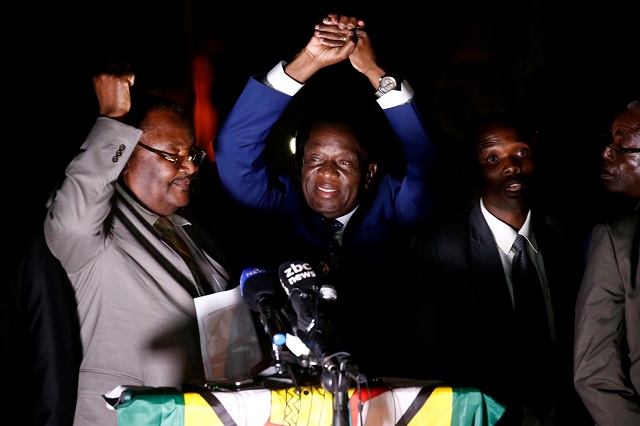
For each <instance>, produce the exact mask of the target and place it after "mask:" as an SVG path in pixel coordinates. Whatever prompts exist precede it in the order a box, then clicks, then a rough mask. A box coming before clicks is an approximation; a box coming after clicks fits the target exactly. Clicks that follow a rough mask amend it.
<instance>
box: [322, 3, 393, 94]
mask: <svg viewBox="0 0 640 426" xmlns="http://www.w3.org/2000/svg"><path fill="white" fill-rule="evenodd" d="M314 38H317V39H319V42H320V44H321V45H322V46H324V47H325V48H326V49H327V52H331V53H332V54H334V55H335V58H336V59H337V60H336V61H335V62H339V61H341V60H344V59H346V58H347V57H348V58H349V61H350V62H351V65H352V66H353V67H354V68H355V69H356V70H357V71H358V72H361V73H362V74H364V75H366V76H367V77H368V78H369V79H370V80H371V81H372V84H374V86H375V85H377V83H378V79H379V77H380V76H381V75H382V74H384V72H383V71H382V70H381V68H380V67H379V66H378V65H377V58H376V55H375V52H374V50H373V46H372V44H371V39H370V38H369V35H368V34H367V32H366V30H365V23H364V21H363V20H361V19H356V18H355V17H349V16H344V15H338V14H335V13H330V14H329V15H327V16H326V17H325V18H324V19H323V20H322V23H321V24H318V25H316V27H315V32H314ZM345 55H347V56H345ZM376 87H377V86H376Z"/></svg>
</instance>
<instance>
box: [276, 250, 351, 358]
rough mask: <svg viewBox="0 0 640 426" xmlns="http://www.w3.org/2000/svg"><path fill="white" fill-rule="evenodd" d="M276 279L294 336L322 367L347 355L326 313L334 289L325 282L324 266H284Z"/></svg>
mask: <svg viewBox="0 0 640 426" xmlns="http://www.w3.org/2000/svg"><path fill="white" fill-rule="evenodd" d="M279 276H280V283H281V284H282V287H283V288H284V290H285V292H286V293H287V294H288V295H289V301H290V305H291V307H292V308H293V311H294V315H288V316H287V317H288V319H289V322H290V323H291V327H292V328H293V330H294V332H295V334H296V335H297V336H298V337H300V339H301V340H302V341H303V343H304V344H305V345H306V346H307V347H308V348H309V350H310V351H311V352H312V353H313V354H314V355H315V356H316V357H317V358H318V359H319V360H320V361H321V362H323V363H324V361H325V359H327V358H329V357H331V356H333V355H335V354H337V353H346V352H344V351H343V350H342V348H341V344H340V339H339V338H338V336H337V334H336V333H335V332H334V330H333V326H332V325H331V321H330V319H329V313H328V312H327V310H328V306H327V305H328V304H330V303H331V302H333V301H335V300H336V298H337V293H336V290H335V288H334V287H333V286H331V285H330V284H327V283H326V282H325V280H326V279H327V277H328V276H329V267H328V266H327V264H326V263H324V262H316V263H312V262H304V261H290V262H285V263H283V264H281V265H280V268H279Z"/></svg>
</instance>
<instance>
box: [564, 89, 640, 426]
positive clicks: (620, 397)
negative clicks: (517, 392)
mask: <svg viewBox="0 0 640 426" xmlns="http://www.w3.org/2000/svg"><path fill="white" fill-rule="evenodd" d="M611 130H612V131H611V135H612V137H613V138H612V140H611V141H610V142H609V144H608V145H607V146H606V147H605V148H604V151H603V152H602V157H603V158H604V164H603V166H602V172H601V177H602V179H603V181H604V184H605V186H606V188H607V189H608V190H609V191H611V192H615V193H620V194H623V195H625V196H627V197H629V199H630V200H635V201H636V202H640V101H634V102H631V103H629V104H628V105H626V107H625V108H624V109H623V110H622V111H621V112H620V113H619V114H618V115H617V116H616V117H615V119H614V121H613V124H612V128H611ZM638 286H640V211H638V210H637V209H636V211H635V212H633V213H627V214H626V215H625V216H621V217H617V218H615V219H611V220H609V221H607V222H605V223H599V224H597V225H596V226H595V227H594V228H593V232H592V234H591V241H590V245H589V254H588V258H587V266H586V268H585V272H584V276H583V279H582V285H581V286H580V292H579V293H578V300H577V302H576V317H575V330H576V339H575V348H574V357H575V359H574V369H575V370H574V381H575V387H576V390H577V391H578V393H579V394H580V397H581V398H582V401H583V402H584V404H585V406H586V407H587V409H588V410H589V413H591V416H592V417H593V419H594V420H595V421H596V424H598V425H611V426H613V425H615V426H632V425H638V424H640V293H639V292H638Z"/></svg>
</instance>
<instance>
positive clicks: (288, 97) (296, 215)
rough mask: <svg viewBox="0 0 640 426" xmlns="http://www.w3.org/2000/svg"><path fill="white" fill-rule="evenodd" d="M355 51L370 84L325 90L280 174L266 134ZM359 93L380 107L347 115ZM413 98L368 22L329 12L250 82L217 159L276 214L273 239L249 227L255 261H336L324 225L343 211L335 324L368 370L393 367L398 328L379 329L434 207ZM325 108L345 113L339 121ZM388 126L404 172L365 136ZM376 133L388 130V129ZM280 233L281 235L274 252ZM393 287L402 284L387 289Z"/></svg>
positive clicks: (236, 193)
mask: <svg viewBox="0 0 640 426" xmlns="http://www.w3.org/2000/svg"><path fill="white" fill-rule="evenodd" d="M347 59H348V60H349V61H350V63H351V65H352V67H353V69H355V70H357V71H358V72H359V73H361V74H357V76H358V77H357V78H362V75H364V76H365V77H366V80H364V79H363V80H361V81H360V82H365V84H366V86H367V89H366V91H363V93H362V94H360V93H359V92H358V91H357V90H356V89H354V88H355V87H359V86H358V84H357V83H354V84H353V86H349V87H350V88H349V91H347V92H345V91H344V90H343V89H341V88H342V87H343V86H341V85H339V84H338V83H339V82H338V83H336V84H333V85H328V87H327V86H324V87H323V92H322V93H318V94H317V95H318V96H319V99H320V100H323V102H322V106H323V107H324V108H325V109H326V110H325V111H318V110H314V111H313V113H316V112H317V113H318V115H317V116H313V113H311V114H308V115H307V117H305V119H304V120H303V124H302V125H301V126H300V128H299V130H298V133H297V135H296V141H297V144H298V149H297V151H296V155H297V156H298V160H299V161H300V162H299V163H298V167H299V169H298V170H296V172H294V173H281V174H276V173H275V172H274V170H275V168H274V167H273V163H271V164H270V163H269V161H268V160H269V158H268V150H267V139H268V138H267V136H268V135H269V134H270V132H272V131H275V130H274V128H276V129H277V130H279V129H278V128H277V126H276V123H279V121H278V120H280V119H281V117H282V116H283V114H284V113H285V110H286V109H287V108H288V107H289V106H290V105H291V104H292V101H294V98H296V96H294V95H296V94H297V93H298V91H299V90H300V89H302V88H303V86H306V84H307V82H309V81H310V80H311V79H312V77H313V76H315V75H316V73H317V72H318V71H320V70H323V69H325V68H326V67H329V66H331V65H334V64H338V63H343V61H345V60H347ZM332 70H333V69H332ZM348 70H350V71H353V70H352V69H351V68H348ZM336 71H338V70H336ZM324 75H327V76H329V77H331V76H334V75H332V74H324ZM335 75H338V76H341V75H347V74H346V73H345V74H339V73H336V74H335ZM333 93H335V95H334V94H333ZM374 95H375V96H374ZM357 97H362V98H365V99H366V100H369V99H370V100H369V103H370V104H371V105H373V106H374V107H375V108H376V109H375V111H374V112H373V113H371V114H369V113H368V112H367V113H366V114H367V115H366V116H365V117H355V114H349V113H348V110H349V109H351V113H353V110H358V111H357V112H361V111H360V110H359V106H360V105H364V104H365V103H366V102H364V101H362V102H360V103H358V102H357V100H356V99H352V98H357ZM413 97H414V92H413V89H412V88H411V86H409V84H408V83H407V82H406V81H404V80H401V79H400V78H397V77H396V78H392V77H391V75H389V74H388V72H387V70H386V69H383V68H382V67H381V66H380V65H379V64H378V62H377V60H376V55H375V54H374V50H373V47H372V44H371V40H370V39H369V36H368V34H367V32H366V31H365V29H364V22H362V21H359V20H357V19H356V18H353V17H347V16H339V15H335V14H330V15H329V16H328V17H327V18H325V19H324V20H323V21H322V22H321V23H320V24H318V25H317V26H316V29H315V32H314V35H313V37H312V38H311V39H310V41H309V42H308V44H307V45H306V46H305V47H304V49H302V50H301V51H300V52H299V53H298V54H297V55H296V56H295V58H294V59H293V60H292V61H291V62H290V63H286V62H284V61H283V62H281V63H279V64H278V65H277V66H276V67H274V68H273V69H272V70H271V71H270V72H269V73H268V74H266V75H261V76H256V77H252V78H251V79H250V80H249V82H248V84H247V86H246V87H245V89H244V91H243V92H242V94H241V95H240V98H239V99H238V101H237V102H236V104H235V106H234V108H233V110H232V111H231V113H230V114H229V115H228V117H227V119H226V120H225V122H224V123H223V124H222V126H221V128H220V130H219V133H218V136H217V145H216V158H217V161H218V170H219V173H220V178H221V180H222V184H223V186H224V187H225V188H226V190H227V191H228V192H229V194H230V196H231V198H232V199H233V200H234V201H235V202H237V203H238V204H239V205H240V206H242V207H243V208H245V209H247V208H248V209H250V210H251V211H253V212H256V213H257V214H259V215H262V217H263V218H264V216H265V215H266V214H268V215H269V216H268V217H269V220H264V221H263V222H262V223H266V225H265V228H267V229H269V230H273V235H270V236H268V237H263V238H256V236H255V235H252V237H253V238H252V239H251V241H244V243H245V244H244V245H245V248H246V249H247V250H248V249H250V248H251V246H254V247H255V246H257V247H259V249H257V250H255V251H256V252H257V253H258V255H257V256H256V257H255V261H256V262H261V263H267V264H270V265H272V266H276V267H277V265H278V264H280V263H283V262H286V261H288V260H297V259H299V260H307V261H314V260H325V261H327V262H330V261H331V259H332V255H331V250H332V245H331V244H330V242H331V239H332V238H333V237H332V236H328V234H327V231H326V230H325V227H324V225H323V222H325V221H327V220H333V219H337V220H338V221H339V222H340V223H341V225H342V227H341V229H340V230H339V231H338V232H337V233H336V236H335V238H336V240H337V241H338V243H339V244H340V247H339V248H338V249H337V250H338V251H339V252H340V253H339V255H338V256H337V257H338V258H339V265H340V266H339V267H337V266H334V267H333V268H332V271H333V272H334V273H335V272H336V271H338V272H339V273H337V274H333V279H334V280H335V281H334V282H333V283H332V284H334V285H335V287H336V288H337V291H338V297H337V301H336V303H337V305H338V306H336V309H335V311H336V312H337V313H341V314H343V315H344V318H341V319H340V320H338V321H337V322H336V324H342V325H343V327H340V332H341V334H342V335H343V337H344V341H345V344H346V345H347V346H348V347H349V349H350V350H351V352H352V353H353V354H355V353H357V355H356V359H357V360H358V363H360V364H361V365H362V366H363V367H364V364H365V363H367V364H369V365H370V366H371V367H372V368H371V369H369V368H364V369H365V370H366V371H369V372H371V371H373V370H375V372H376V373H380V372H381V371H382V368H383V367H385V366H387V367H392V365H391V364H394V363H393V362H391V361H388V362H385V361H384V360H383V358H384V356H382V355H381V351H382V350H383V348H384V347H389V348H393V346H392V345H389V343H388V340H387V339H394V336H386V335H385V331H384V329H383V328H379V327H391V324H393V320H394V319H395V317H394V316H393V315H391V314H390V313H391V312H392V309H394V308H395V307H398V305H397V304H394V303H393V302H392V299H390V298H392V297H394V295H398V294H401V292H400V291H399V289H398V283H400V282H402V281H401V280H399V279H398V280H397V282H396V281H395V280H394V281H392V279H393V278H396V279H397V278H398V274H397V272H396V273H395V275H394V273H393V272H392V271H397V270H398V269H399V268H398V267H397V259H398V254H399V253H404V252H405V250H404V249H402V248H401V247H403V246H402V244H403V241H402V237H403V236H404V235H406V234H408V233H409V231H411V230H413V228H414V227H415V226H416V225H417V224H419V223H420V222H421V221H422V220H423V219H424V218H425V217H427V216H428V214H429V213H430V211H431V209H432V204H433V203H432V199H433V194H434V191H433V188H432V186H433V182H432V181H431V179H430V173H431V172H432V171H433V170H435V166H434V161H435V152H434V146H433V143H432V141H431V140H430V139H429V137H428V136H427V132H426V130H425V127H424V125H423V122H422V121H421V118H420V116H419V114H418V112H417V108H416V105H415V103H414V102H413ZM311 102H313V103H316V102H318V100H317V99H315V98H314V99H313V100H312V101H311ZM376 102H377V104H376ZM354 104H355V105H358V106H355V105H354ZM327 110H330V111H335V110H339V111H340V112H341V113H342V112H344V114H342V115H341V116H340V117H337V116H336V115H337V114H333V113H330V114H328V113H327V112H328V111H327ZM372 110H373V109H372ZM377 114H379V115H377ZM309 116H311V120H309V121H307V118H308V117H309ZM352 118H353V119H354V120H351V121H350V119H352ZM358 121H360V122H364V123H363V124H364V125H358V124H357V122H358ZM380 123H383V124H385V125H388V126H390V129H392V130H393V132H394V133H395V135H393V134H391V138H388V139H387V140H385V147H384V148H385V149H386V150H387V152H388V155H387V156H391V155H393V154H392V151H393V149H392V148H393V142H394V139H393V138H395V137H397V140H399V142H400V143H401V145H402V147H403V149H404V152H405V154H406V157H407V164H406V172H405V173H404V174H403V175H394V174H392V173H384V174H382V173H380V170H379V163H378V158H377V157H375V153H374V151H373V149H371V146H372V145H371V144H370V142H371V140H370V139H369V138H370V137H371V135H370V134H371V133H374V132H375V131H376V130H374V129H379V128H384V127H382V126H379V127H376V124H380ZM375 136H376V137H378V138H380V139H383V138H385V137H387V135H386V134H384V133H382V134H381V133H378V134H377V135H375ZM287 141H288V138H287ZM375 142H380V141H379V140H375ZM269 166H272V167H271V168H270V167H269ZM275 224H281V225H282V226H276V225H275ZM274 240H279V241H281V243H280V244H278V248H277V249H276V248H274V247H273V245H274V244H273V241H274ZM399 247H400V248H399ZM333 250H336V249H335V248H333ZM334 254H335V252H334ZM245 256H247V254H246V250H245ZM245 259H249V258H248V257H245ZM247 261H248V262H250V261H253V259H251V260H247ZM247 266H255V265H247ZM338 268H339V269H338ZM390 285H393V286H394V290H393V291H392V292H385V291H384V289H387V288H389V286H390ZM390 293H393V294H390ZM378 322H379V324H378ZM358 323H360V324H358ZM391 332H393V330H391ZM394 351H395V349H394ZM394 365H396V366H400V364H394Z"/></svg>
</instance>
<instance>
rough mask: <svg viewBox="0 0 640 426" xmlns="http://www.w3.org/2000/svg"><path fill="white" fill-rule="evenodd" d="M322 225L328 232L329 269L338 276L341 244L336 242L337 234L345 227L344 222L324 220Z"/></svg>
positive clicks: (324, 218)
mask: <svg viewBox="0 0 640 426" xmlns="http://www.w3.org/2000/svg"><path fill="white" fill-rule="evenodd" d="M322 223H323V224H324V228H325V230H326V231H327V237H328V240H329V267H330V268H331V270H332V271H334V272H335V273H336V274H337V273H338V271H339V267H340V263H339V259H340V250H341V247H340V243H339V242H338V240H336V232H338V231H339V230H340V229H342V227H343V226H344V225H342V222H340V221H339V220H336V219H328V218H326V217H323V218H322Z"/></svg>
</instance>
